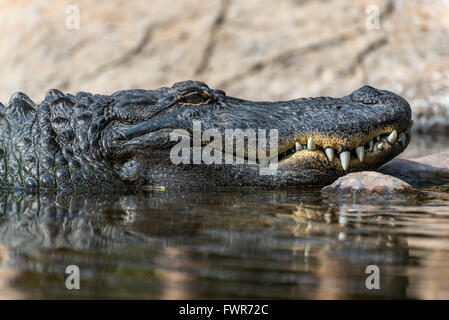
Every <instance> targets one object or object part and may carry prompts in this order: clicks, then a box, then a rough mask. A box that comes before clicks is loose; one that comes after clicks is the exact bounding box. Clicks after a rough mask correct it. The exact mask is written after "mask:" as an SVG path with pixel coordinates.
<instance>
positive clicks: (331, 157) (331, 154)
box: [324, 147, 334, 162]
mask: <svg viewBox="0 0 449 320" xmlns="http://www.w3.org/2000/svg"><path fill="white" fill-rule="evenodd" d="M324 153H325V154H326V157H327V158H328V159H329V161H330V162H332V161H333V160H334V149H332V148H329V147H327V148H326V149H324Z"/></svg>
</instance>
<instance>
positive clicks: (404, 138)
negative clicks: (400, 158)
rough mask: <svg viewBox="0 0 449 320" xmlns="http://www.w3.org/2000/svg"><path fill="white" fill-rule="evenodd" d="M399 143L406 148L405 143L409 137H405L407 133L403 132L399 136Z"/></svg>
mask: <svg viewBox="0 0 449 320" xmlns="http://www.w3.org/2000/svg"><path fill="white" fill-rule="evenodd" d="M398 141H399V143H400V144H401V145H402V146H405V142H406V141H407V137H406V136H405V133H404V132H401V133H400V134H399V138H398Z"/></svg>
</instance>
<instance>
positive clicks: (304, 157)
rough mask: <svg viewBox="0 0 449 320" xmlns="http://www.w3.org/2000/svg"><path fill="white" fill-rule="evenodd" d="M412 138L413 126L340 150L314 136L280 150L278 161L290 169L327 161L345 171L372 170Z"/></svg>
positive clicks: (402, 148)
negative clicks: (322, 142) (318, 141)
mask: <svg viewBox="0 0 449 320" xmlns="http://www.w3.org/2000/svg"><path fill="white" fill-rule="evenodd" d="M409 142H410V129H406V130H403V131H401V132H399V133H398V132H397V131H396V130H393V131H392V132H390V133H388V134H383V135H380V136H377V137H376V138H374V139H372V140H370V141H368V142H367V143H364V144H362V145H360V146H358V147H356V148H354V149H352V150H344V151H341V152H340V153H337V152H336V151H335V150H333V149H331V148H329V147H327V148H322V147H321V146H318V145H315V144H314V143H313V141H311V139H309V140H308V143H307V144H305V145H302V144H300V143H299V142H296V143H295V146H294V147H292V148H290V149H288V150H287V151H285V152H283V153H282V154H279V157H278V162H279V164H280V166H281V168H282V167H285V168H289V169H299V170H301V169H304V164H305V163H307V164H311V163H314V162H315V163H320V164H321V165H323V164H326V165H327V167H328V168H335V170H337V171H338V172H341V173H342V174H344V173H347V172H351V171H360V170H369V169H373V168H377V167H379V166H380V165H382V164H384V163H385V162H387V161H389V160H391V159H392V158H393V157H395V156H396V155H398V154H399V153H401V152H402V151H403V150H404V149H405V148H406V147H407V145H408V143H409Z"/></svg>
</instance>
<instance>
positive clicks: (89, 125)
mask: <svg viewBox="0 0 449 320" xmlns="http://www.w3.org/2000/svg"><path fill="white" fill-rule="evenodd" d="M195 123H200V124H201V132H205V130H209V129H213V130H216V132H218V133H222V134H223V136H222V137H225V136H226V135H225V133H226V130H239V129H240V130H242V131H243V130H247V129H254V130H256V131H257V130H277V131H276V132H277V150H276V148H273V147H272V146H271V145H270V146H268V147H267V148H266V151H265V152H266V154H265V155H264V156H267V159H274V158H276V160H277V161H276V164H277V166H276V170H274V171H273V172H271V174H261V171H260V168H261V166H264V165H266V163H263V162H262V161H258V160H257V159H256V160H254V159H252V158H251V157H250V155H251V154H253V153H250V147H251V146H249V143H246V145H245V146H244V152H243V153H239V154H237V149H236V148H233V149H231V151H229V150H228V149H226V148H217V149H214V150H213V153H217V154H219V153H221V154H222V155H224V156H228V157H229V156H231V157H232V159H237V158H238V156H239V155H240V156H241V158H243V163H242V161H240V162H237V161H235V162H236V163H233V164H228V163H224V162H223V163H211V164H206V163H203V162H201V163H191V162H189V163H174V162H173V160H172V158H171V152H173V151H172V150H173V148H174V147H176V146H177V145H178V144H179V139H178V140H176V139H173V132H174V131H175V132H180V131H181V132H184V133H185V135H187V136H188V137H187V138H189V136H190V137H192V136H193V135H194V130H193V127H194V125H195ZM411 126H412V120H411V109H410V106H409V104H408V103H407V101H406V100H404V99H403V98H402V97H400V96H398V95H396V94H394V93H392V92H389V91H386V90H378V89H375V88H373V87H370V86H363V87H361V88H359V89H357V90H355V91H354V92H352V93H351V94H349V95H347V96H344V97H342V98H331V97H316V98H299V99H294V100H290V101H279V102H253V101H247V100H243V99H238V98H234V97H230V96H227V95H226V93H225V92H224V91H222V90H214V89H211V88H209V86H207V85H206V84H205V83H202V82H199V81H192V80H190V81H182V82H177V83H175V84H174V85H173V86H171V87H162V88H159V89H156V90H140V89H139V90H137V89H136V90H123V91H118V92H116V93H114V94H112V95H100V94H91V93H86V92H79V93H77V94H76V95H72V94H63V93H62V92H60V91H59V90H56V89H52V90H49V91H48V92H47V93H46V96H45V99H44V100H43V101H42V102H41V103H40V104H38V105H36V104H35V103H34V102H33V101H32V100H31V99H30V98H29V97H28V96H26V95H25V94H23V93H20V92H18V93H15V94H13V96H12V97H11V99H10V101H9V103H8V105H7V106H4V105H2V104H0V157H1V159H2V161H0V183H1V186H2V187H3V188H30V189H63V190H90V189H95V188H99V189H101V190H105V189H112V190H114V189H120V188H129V187H140V186H145V187H154V186H178V187H187V186H199V187H209V186H261V187H285V186H322V185H326V184H329V183H331V182H333V181H334V180H336V179H337V178H338V177H340V176H342V175H345V174H347V173H349V172H355V171H363V170H373V169H376V168H377V167H379V166H381V165H382V164H384V163H386V162H387V161H389V160H391V159H392V158H394V157H395V156H397V155H398V154H399V153H401V152H402V151H403V150H404V149H405V148H406V147H407V145H408V144H409V142H410V128H411ZM257 132H259V131H257ZM270 132H271V131H270ZM273 132H275V131H273ZM270 137H271V135H270ZM180 138H182V137H180ZM203 138H204V137H203ZM214 139H215V138H214ZM220 139H222V140H221V141H220ZM256 139H257V142H258V143H262V138H261V137H259V135H258V136H257V137H256ZM224 140H225V138H218V140H217V141H215V140H212V139H211V140H209V141H208V140H207V139H206V141H204V140H202V141H201V145H200V146H199V147H200V148H202V147H204V146H207V145H208V143H209V142H210V143H212V142H214V143H215V145H220V146H223V145H224V144H225V141H224ZM265 140H266V139H265ZM265 140H264V141H265ZM245 141H249V140H245ZM217 143H218V144H217ZM197 148H198V145H194V143H192V144H190V143H189V145H188V149H189V150H187V151H192V152H191V153H189V154H188V157H194V155H193V154H194V152H195V151H196V150H198V149H197ZM275 151H277V152H275ZM258 152H260V151H258ZM258 155H259V154H258ZM260 155H262V153H260ZM241 160H242V159H241ZM250 160H251V161H250Z"/></svg>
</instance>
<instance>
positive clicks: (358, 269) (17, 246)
mask: <svg viewBox="0 0 449 320" xmlns="http://www.w3.org/2000/svg"><path fill="white" fill-rule="evenodd" d="M429 145H430V146H432V144H427V143H421V144H419V143H416V144H414V145H412V146H411V148H410V150H408V151H407V152H408V153H409V154H418V155H423V154H424V153H426V152H429V153H430V152H432V151H435V150H433V149H432V150H431V149H426V148H428V147H429ZM443 146H444V144H443ZM438 149H439V150H441V146H438ZM425 191H426V192H428V194H431V195H432V199H430V200H426V201H412V200H410V201H397V202H382V203H375V202H374V203H373V202H371V203H363V201H358V202H355V201H351V200H339V199H328V198H323V196H322V195H321V193H320V191H319V189H316V190H314V189H308V190H296V189H288V190H260V189H225V190H215V191H208V192H202V193H198V192H179V191H178V192H171V191H162V190H160V191H158V190H155V191H148V192H142V193H138V194H127V195H97V196H86V195H65V196H64V195H55V194H40V195H38V194H17V193H15V194H11V193H5V192H4V193H3V194H1V197H0V199H1V200H0V298H145V299H214V298H224V299H227V298H289V299H303V298H306V299H330V298H338V299H350V298H406V299H408V298H411V299H416V298H417V299H429V298H446V299H448V298H449V239H448V238H449V186H438V187H437V188H429V189H427V190H425ZM68 265H77V266H78V267H79V268H80V273H81V289H80V290H67V289H66V287H65V279H66V277H67V276H68V275H67V274H65V268H66V267H67V266H68ZM369 265H376V266H378V267H379V270H380V287H381V288H380V289H379V290H368V289H367V288H366V286H365V281H366V278H367V277H368V276H369V275H368V274H367V273H366V272H365V271H366V267H367V266H369Z"/></svg>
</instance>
